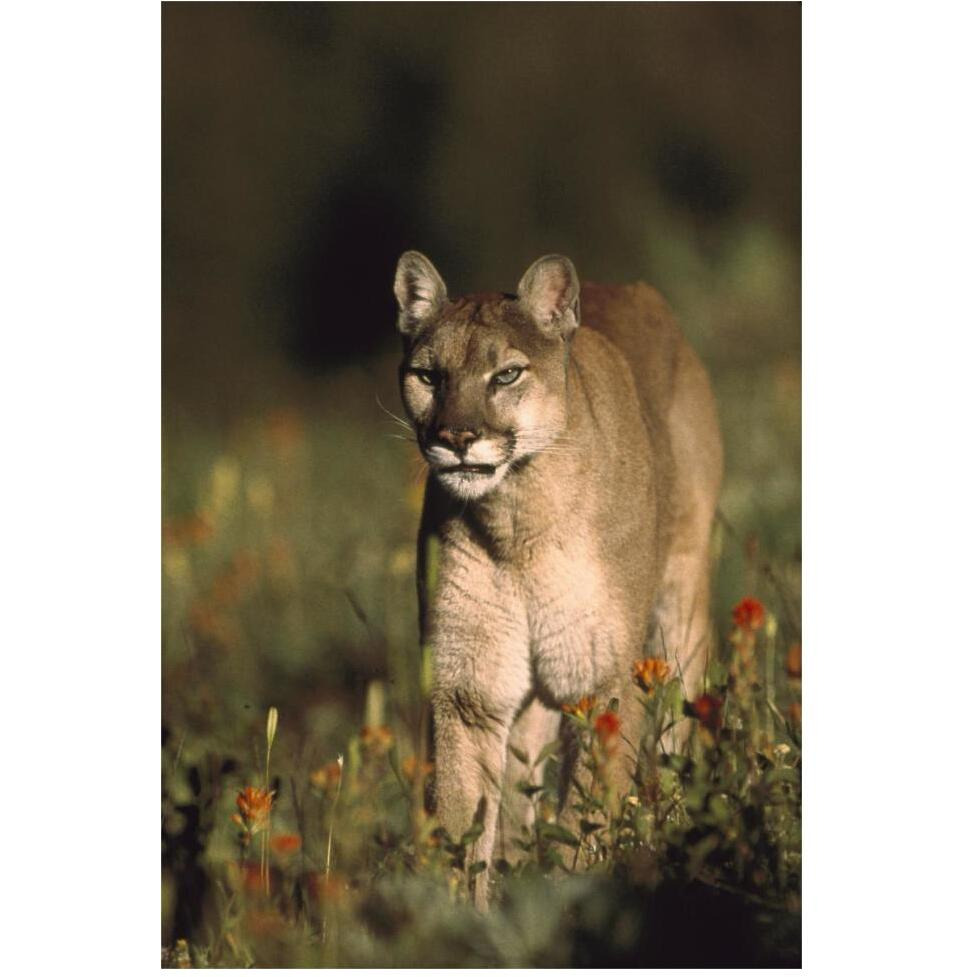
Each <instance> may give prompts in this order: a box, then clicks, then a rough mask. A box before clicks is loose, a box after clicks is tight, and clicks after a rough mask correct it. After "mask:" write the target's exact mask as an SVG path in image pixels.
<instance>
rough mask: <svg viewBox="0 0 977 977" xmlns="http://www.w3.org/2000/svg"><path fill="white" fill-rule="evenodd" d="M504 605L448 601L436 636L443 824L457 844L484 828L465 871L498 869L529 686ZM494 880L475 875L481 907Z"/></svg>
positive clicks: (512, 619) (520, 639)
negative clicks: (495, 856)
mask: <svg viewBox="0 0 977 977" xmlns="http://www.w3.org/2000/svg"><path fill="white" fill-rule="evenodd" d="M449 590H450V587H449ZM504 607H505V605H504V604H503V603H502V602H501V601H500V600H493V599H492V598H491V597H488V598H486V599H485V600H483V601H480V602H479V606H478V607H477V608H471V607H469V608H466V609H465V611H463V610H462V608H461V606H459V603H458V602H457V601H450V602H445V603H442V604H441V606H440V607H439V608H438V610H437V613H436V617H435V628H434V634H433V636H432V637H433V643H434V649H433V650H434V689H433V691H432V694H431V705H432V709H433V713H434V761H435V797H436V803H437V813H438V818H439V820H440V821H441V823H442V825H443V826H444V827H445V828H446V829H447V831H448V833H449V834H450V835H451V837H452V839H453V840H455V841H457V840H458V839H459V838H460V837H461V836H462V835H463V834H464V833H465V832H466V831H467V830H468V829H469V828H470V827H471V826H472V823H473V822H474V821H479V822H481V824H482V826H483V831H482V833H481V835H480V837H479V838H478V840H477V841H475V842H474V844H473V846H472V848H471V850H470V851H469V852H468V853H467V854H466V865H470V864H472V863H475V862H482V861H484V862H485V863H486V865H487V866H491V864H492V849H493V845H494V842H495V836H496V828H497V824H498V816H499V802H500V797H501V792H502V785H503V782H504V778H505V765H506V748H507V743H508V737H509V730H510V728H511V726H512V723H513V720H514V719H515V716H516V713H517V711H518V709H519V706H520V705H521V704H522V702H523V700H524V699H525V697H526V695H527V693H528V691H529V687H530V670H529V652H528V639H527V638H526V635H525V629H524V627H522V626H521V624H520V623H519V618H518V615H513V614H511V613H509V612H507V611H505V610H504ZM449 608H450V610H451V613H450V614H449V613H448V611H449ZM488 879H489V871H488V869H486V870H485V871H483V872H481V873H480V874H479V875H478V876H476V881H475V905H476V906H477V907H478V908H480V909H485V908H487V906H488Z"/></svg>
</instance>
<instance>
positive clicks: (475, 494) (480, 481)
mask: <svg viewBox="0 0 977 977" xmlns="http://www.w3.org/2000/svg"><path fill="white" fill-rule="evenodd" d="M508 469H509V465H508V462H503V463H502V464H501V465H483V464H458V465H439V466H437V467H432V469H431V471H432V472H433V473H434V475H435V477H436V478H437V480H438V481H439V482H440V483H441V485H442V486H443V487H444V488H445V489H446V490H447V491H448V492H450V493H451V494H452V495H453V496H455V497H456V498H459V499H466V500H467V499H477V498H480V497H481V496H483V495H486V494H487V493H488V492H491V491H492V489H494V488H495V487H496V486H497V485H498V484H499V482H501V481H502V479H503V478H504V477H505V473H506V472H507V471H508Z"/></svg>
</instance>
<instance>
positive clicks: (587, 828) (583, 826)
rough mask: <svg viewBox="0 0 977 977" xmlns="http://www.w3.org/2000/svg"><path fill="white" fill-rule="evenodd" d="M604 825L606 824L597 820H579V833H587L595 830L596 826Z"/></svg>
mask: <svg viewBox="0 0 977 977" xmlns="http://www.w3.org/2000/svg"><path fill="white" fill-rule="evenodd" d="M603 827H606V825H604V824H601V823H600V822H599V821H587V820H585V819H584V820H581V822H580V833H581V834H582V835H589V834H590V833H591V832H592V831H597V829H598V828H603Z"/></svg>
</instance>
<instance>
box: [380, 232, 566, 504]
mask: <svg viewBox="0 0 977 977" xmlns="http://www.w3.org/2000/svg"><path fill="white" fill-rule="evenodd" d="M579 292H580V288H579V284H578V282H577V273H576V271H575V270H574V268H573V264H572V263H571V262H570V261H569V260H568V259H567V258H563V257H561V256H559V255H547V256H546V257H544V258H540V259H539V260H538V261H537V262H535V263H534V264H533V265H532V266H531V267H530V268H529V270H528V271H527V272H526V274H525V275H523V277H522V281H520V283H519V288H518V289H517V293H516V294H515V295H505V294H498V293H496V294H484V295H469V296H465V297H464V298H460V299H457V300H451V299H449V298H448V293H447V290H446V289H445V286H444V282H443V281H442V280H441V276H440V275H439V274H438V272H437V270H436V269H435V267H434V265H433V264H431V262H430V261H429V260H428V259H427V258H425V257H424V255H422V254H420V253H418V252H417V251H408V252H407V253H406V254H404V255H403V256H402V257H401V259H400V261H399V262H398V264H397V274H396V276H395V278H394V294H395V295H396V297H397V305H398V306H399V308H400V313H399V316H398V318H397V327H398V329H399V330H400V332H401V334H402V335H403V337H404V359H403V363H402V364H401V367H400V389H401V394H402V396H403V400H404V406H405V408H406V409H407V415H408V417H409V418H410V421H411V423H412V424H413V425H414V428H415V430H416V431H417V440H418V443H419V445H420V448H421V452H422V453H423V455H424V457H425V459H426V460H427V462H428V464H429V465H430V466H431V470H432V472H433V473H434V474H435V476H436V477H437V479H438V481H439V482H440V483H441V485H443V486H444V488H445V489H446V490H447V491H448V492H450V493H452V494H453V495H455V496H457V497H458V498H461V499H476V498H479V497H480V496H483V495H485V494H486V493H488V492H491V491H492V490H493V489H494V488H495V487H496V486H497V485H498V484H499V483H500V482H501V481H502V480H503V479H504V478H505V476H506V474H507V473H508V472H509V471H510V470H511V469H512V468H513V466H514V465H518V464H520V463H521V462H523V461H524V460H525V459H528V458H530V457H531V456H532V455H534V454H536V453H538V452H540V451H544V450H545V449H546V448H547V447H549V446H551V445H552V444H553V443H554V441H555V440H556V439H557V438H558V437H559V436H560V434H561V433H562V432H563V430H564V428H565V427H566V420H567V417H566V379H567V378H566V369H567V343H568V342H569V340H570V336H571V334H572V333H573V331H574V329H576V328H577V325H578V324H579V315H580V313H579Z"/></svg>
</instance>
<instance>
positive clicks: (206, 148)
mask: <svg viewBox="0 0 977 977" xmlns="http://www.w3.org/2000/svg"><path fill="white" fill-rule="evenodd" d="M799 60H800V4H792V3H788V4H777V3H774V4H766V3H729V4H718V3H717V4H713V3H703V4H698V3H696V4H685V3H675V4H670V3H663V4H586V3H584V4H555V5H554V4H447V3H438V4H413V3H412V4H372V3H371V4H311V3H292V4H278V3H274V4H272V3H257V4H236V3H225V4H164V6H163V218H164V219H163V289H164V330H163V376H164V387H165V401H166V403H165V407H166V410H167V414H172V413H173V412H174V411H177V410H185V411H191V412H193V413H199V412H202V411H203V412H212V411H217V412H219V413H221V414H222V415H227V414H228V413H233V412H234V411H235V410H237V409H243V408H248V407H251V406H253V405H254V402H255V400H256V399H257V400H258V401H259V402H263V401H264V400H265V399H266V398H267V396H268V390H267V387H266V384H272V385H273V386H275V387H276V390H277V391H278V393H279V395H280V393H281V384H283V383H284V384H285V385H286V386H287V385H288V382H289V380H290V379H292V378H293V376H294V377H299V378H301V377H310V376H316V375H319V376H321V375H322V374H323V373H325V372H326V371H328V370H329V369H330V368H332V367H335V366H336V365H340V364H347V363H350V362H357V361H361V360H363V359H364V358H367V357H369V356H371V355H373V354H376V353H378V352H381V351H383V350H384V349H385V348H391V347H392V346H393V326H392V322H393V305H392V298H391V293H390V282H391V276H392V269H393V267H394V263H395V261H396V258H397V256H398V255H399V253H400V252H401V251H403V250H404V249H406V248H419V249H420V250H422V251H425V252H426V253H427V254H429V255H430V256H431V257H432V258H433V260H434V261H435V263H436V264H437V265H438V266H439V268H440V269H441V271H442V274H443V275H444V277H445V279H446V280H447V281H448V284H449V288H451V289H452V290H453V291H455V292H458V293H460V292H463V291H466V290H469V289H473V288H499V289H503V288H512V287H513V286H514V284H515V283H516V282H517V281H518V278H519V276H520V274H521V273H522V271H523V270H524V268H525V267H526V266H527V265H528V264H529V263H530V262H531V261H532V260H533V259H534V258H536V257H537V256H538V255H540V254H542V253H544V252H547V251H560V252H563V253H565V254H567V255H569V256H571V257H572V258H573V260H574V261H575V262H576V264H577V266H578V269H579V271H580V273H581V275H582V277H584V278H590V279H595V280H605V281H628V280H634V279H637V278H644V279H646V280H649V281H651V282H652V283H653V284H656V285H658V286H659V287H660V288H662V289H663V290H664V291H665V292H666V295H667V296H668V297H669V298H670V299H671V301H672V303H673V305H676V296H675V295H674V294H669V293H670V291H671V292H674V291H675V289H674V288H672V289H669V285H672V284H673V282H672V281H670V279H674V278H675V277H677V276H680V275H681V273H682V271H683V270H684V269H683V268H682V267H678V268H677V267H675V266H676V264H679V265H682V263H683V257H684V253H685V252H689V253H690V254H692V255H694V256H695V258H696V259H697V262H698V263H700V264H701V265H702V267H703V269H704V270H705V271H706V272H708V270H709V267H710V262H712V263H715V262H719V261H721V260H722V258H723V254H724V250H725V249H727V248H728V247H729V244H730V239H731V237H736V234H737V231H738V230H739V229H741V228H743V227H760V228H762V229H763V232H764V234H767V235H772V236H775V237H776V239H777V245H776V246H777V249H778V253H779V254H781V255H783V260H786V261H788V262H789V263H790V264H791V265H792V272H793V273H794V275H795V276H796V271H797V252H798V249H799V230H800V205H799V204H800V64H799ZM675 237H679V238H680V239H681V240H680V241H677V242H676V241H674V240H671V239H674V238H675ZM739 243H740V244H742V243H743V242H742V241H740V242H739ZM755 245H756V242H754V246H755ZM761 246H762V245H761ZM676 250H679V251H681V252H682V253H683V255H682V256H679V257H678V258H676V255H675V251H676ZM680 291H681V289H680ZM762 311H766V310H762ZM678 312H679V313H680V315H682V318H683V320H687V319H688V318H689V316H688V315H687V310H683V309H682V308H681V307H680V306H678ZM731 312H732V314H733V315H734V316H736V315H742V310H741V309H734V310H731ZM781 312H782V318H781V319H780V322H779V330H778V335H776V336H775V337H771V338H770V341H769V342H768V345H770V344H771V343H773V344H774V345H778V344H779V345H781V346H783V347H785V348H786V347H791V348H796V344H797V333H798V322H797V315H796V312H797V310H796V305H793V304H789V303H785V304H784V307H783V309H782V310H781ZM683 313H685V314H683ZM708 325H712V326H713V329H714V331H716V332H719V333H723V332H725V335H722V334H721V335H719V336H714V337H710V338H713V339H715V340H716V341H717V342H718V346H719V352H721V353H722V354H723V355H731V354H737V347H738V342H737V339H738V338H739V339H742V338H743V337H742V336H739V337H737V336H736V328H737V325H738V324H737V322H736V321H735V319H734V321H731V322H727V323H725V326H726V327H727V328H726V329H717V328H715V326H714V324H711V323H710V324H708ZM706 326H707V324H700V325H698V326H697V327H696V328H697V329H698V330H699V332H702V333H704V332H705V330H706ZM695 331H696V330H695V329H693V332H695ZM695 338H697V337H696V336H693V339H695ZM739 352H740V353H744V352H749V351H743V350H740V351H739Z"/></svg>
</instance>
